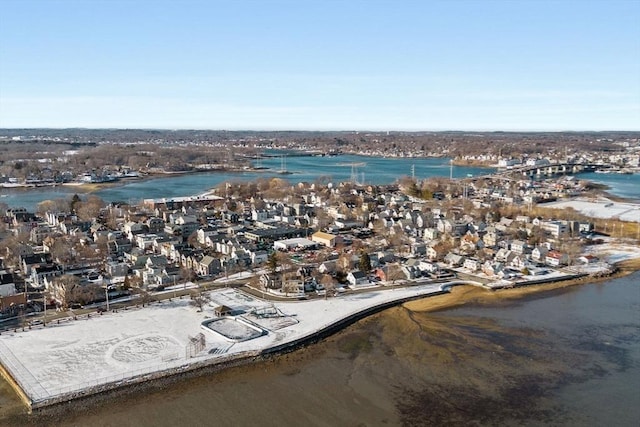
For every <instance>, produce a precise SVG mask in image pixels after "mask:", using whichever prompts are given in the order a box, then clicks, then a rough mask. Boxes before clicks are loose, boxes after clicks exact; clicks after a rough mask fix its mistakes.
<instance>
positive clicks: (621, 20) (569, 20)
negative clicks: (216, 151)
mask: <svg viewBox="0 0 640 427" xmlns="http://www.w3.org/2000/svg"><path fill="white" fill-rule="evenodd" d="M15 127H54V128H64V127H88V128H161V129H227V130H249V129H253V130H408V131H418V130H479V131H483V130H506V131H509V130H515V131H562V130H575V131H580V130H640V0H622V1H615V0H603V1H589V0H580V1H568V0H567V1H543V0H534V1H524V0H522V1H519V0H512V1H465V0H450V1H429V0H415V1H412V0H389V1H384V0H323V1H315V0H291V1H289V0H282V1H279V0H253V1H251V0H229V1H221V0H220V1H218V0H180V1H178V0H175V1H167V0H148V1H147V0H127V1H123V0H71V1H70V0H67V1H58V0H0V128H15Z"/></svg>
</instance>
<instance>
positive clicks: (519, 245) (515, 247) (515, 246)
mask: <svg viewBox="0 0 640 427" xmlns="http://www.w3.org/2000/svg"><path fill="white" fill-rule="evenodd" d="M528 248H529V247H528V245H527V243H526V242H524V241H522V240H514V241H513V242H511V250H512V251H513V252H515V253H516V254H518V255H519V254H524V253H526V251H527V249H528Z"/></svg>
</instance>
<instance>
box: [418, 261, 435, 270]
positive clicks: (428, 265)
mask: <svg viewBox="0 0 640 427" xmlns="http://www.w3.org/2000/svg"><path fill="white" fill-rule="evenodd" d="M418 268H419V269H420V271H423V272H427V273H435V272H436V271H438V270H439V268H438V264H435V263H432V262H428V261H420V264H418Z"/></svg>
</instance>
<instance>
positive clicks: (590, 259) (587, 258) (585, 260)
mask: <svg viewBox="0 0 640 427" xmlns="http://www.w3.org/2000/svg"><path fill="white" fill-rule="evenodd" d="M599 261H600V259H599V258H598V257H597V256H595V255H591V254H589V255H583V256H581V257H580V258H578V262H579V263H581V264H585V265H587V264H594V263H597V262H599Z"/></svg>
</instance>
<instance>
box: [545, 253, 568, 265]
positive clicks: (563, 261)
mask: <svg viewBox="0 0 640 427" xmlns="http://www.w3.org/2000/svg"><path fill="white" fill-rule="evenodd" d="M545 262H546V263H547V265H550V266H553V267H558V266H561V265H568V264H569V256H568V255H567V254H566V253H562V252H560V251H555V250H552V251H549V252H548V253H547V257H546V258H545Z"/></svg>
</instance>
